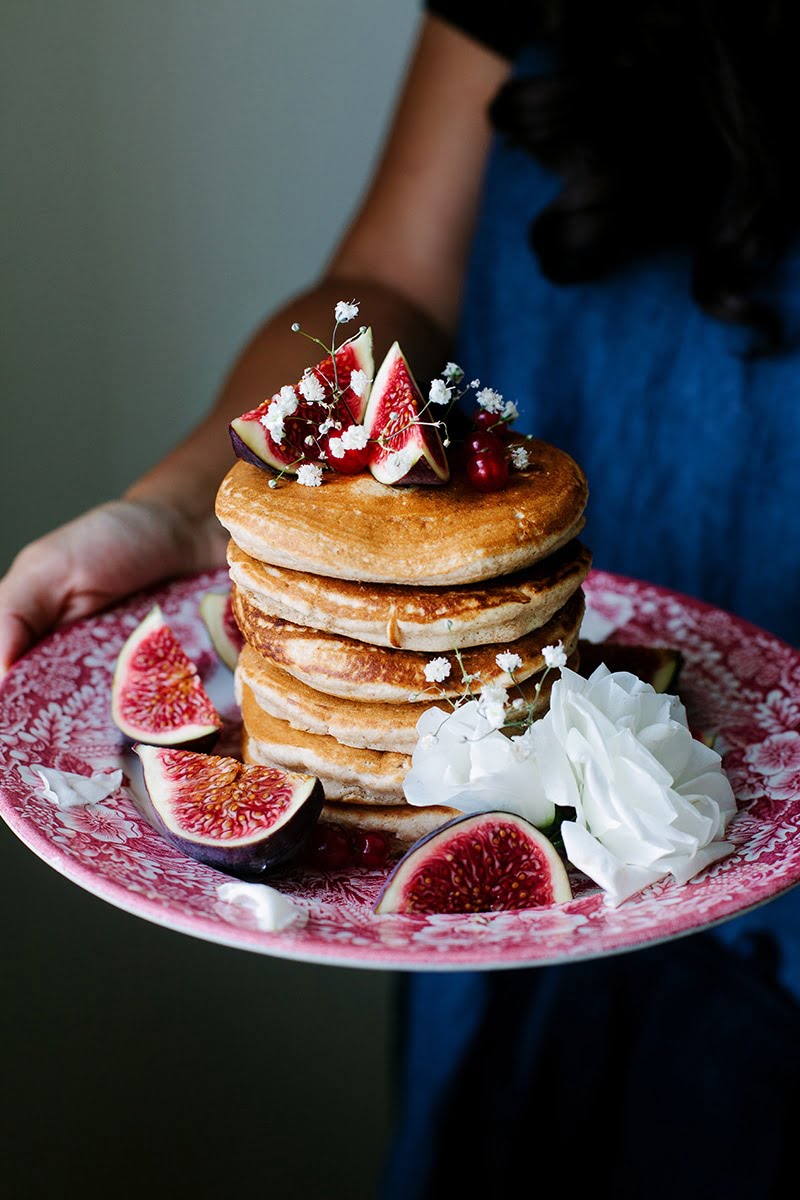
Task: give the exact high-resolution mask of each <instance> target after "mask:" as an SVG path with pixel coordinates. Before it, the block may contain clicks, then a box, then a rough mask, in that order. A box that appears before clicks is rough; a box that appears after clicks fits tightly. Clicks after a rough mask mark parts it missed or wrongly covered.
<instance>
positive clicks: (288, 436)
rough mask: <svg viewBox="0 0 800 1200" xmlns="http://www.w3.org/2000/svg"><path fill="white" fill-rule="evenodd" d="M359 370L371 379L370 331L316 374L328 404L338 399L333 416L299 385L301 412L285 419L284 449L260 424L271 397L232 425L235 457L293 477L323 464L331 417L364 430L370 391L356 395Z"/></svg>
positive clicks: (321, 365)
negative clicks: (305, 465)
mask: <svg viewBox="0 0 800 1200" xmlns="http://www.w3.org/2000/svg"><path fill="white" fill-rule="evenodd" d="M356 370H358V371H363V372H364V374H365V375H366V376H367V378H368V379H372V374H373V371H374V359H373V355H372V330H371V329H365V330H364V331H363V332H362V333H359V334H358V336H357V337H355V338H354V339H353V340H352V341H350V342H345V343H344V345H343V346H340V347H339V349H338V350H337V351H336V354H335V355H334V356H333V357H331V356H330V355H329V356H328V357H327V358H324V359H323V360H322V361H321V362H318V363H317V365H316V366H315V367H313V368H312V372H313V374H314V375H315V376H316V378H317V379H318V381H319V382H320V383H321V384H322V386H323V388H324V390H325V399H326V402H327V403H332V402H333V398H334V388H336V389H337V390H338V391H339V393H340V397H339V399H338V400H337V401H336V404H335V407H334V408H333V409H332V410H331V411H330V412H329V411H328V409H327V407H325V405H322V404H316V403H315V404H309V402H308V401H307V400H306V399H305V398H304V397H303V395H302V393H301V392H300V389H299V383H298V384H296V385H295V388H294V392H295V396H296V397H297V401H298V404H297V408H296V409H295V411H294V412H293V413H292V414H291V416H288V417H286V419H285V424H284V430H285V433H284V438H283V441H282V442H280V444H279V443H278V442H276V441H275V439H274V438H273V437H272V436H271V434H270V433H269V430H268V429H267V428H266V427H265V426H264V425H262V423H261V418H262V417H263V416H265V415H266V412H267V409H268V408H269V406H270V404H271V403H272V397H271V396H270V397H269V398H268V399H266V400H264V401H263V403H261V404H259V405H258V407H257V408H254V409H251V410H250V412H246V413H242V415H241V416H240V417H236V419H235V420H234V421H231V425H230V434H231V441H232V443H233V449H234V452H235V453H236V455H237V456H238V457H239V458H241V459H244V461H245V462H249V463H252V464H253V465H254V466H256V467H264V468H273V469H274V470H276V471H295V470H296V469H297V467H298V466H300V464H301V462H303V461H305V462H319V461H321V459H320V454H319V451H320V449H324V447H325V437H324V435H323V436H320V433H319V427H320V425H321V424H322V423H323V422H324V421H325V420H326V419H327V418H328V417H329V416H330V417H331V418H332V419H333V420H334V421H337V422H340V423H341V425H342V428H343V429H344V428H347V427H348V426H350V425H359V424H361V422H362V419H363V417H364V410H365V408H366V404H367V399H368V396H369V386H367V387H366V388H365V389H364V391H363V393H362V394H361V395H360V396H359V395H357V394H356V393H355V392H354V391H353V389H352V387H351V386H350V380H351V378H352V375H353V372H354V371H356ZM307 437H312V438H313V439H314V441H313V443H312V444H311V445H306V438H307Z"/></svg>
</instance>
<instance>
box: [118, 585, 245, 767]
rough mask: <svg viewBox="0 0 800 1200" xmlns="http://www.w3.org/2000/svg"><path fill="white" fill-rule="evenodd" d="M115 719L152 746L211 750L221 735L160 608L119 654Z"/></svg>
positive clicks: (210, 706)
mask: <svg viewBox="0 0 800 1200" xmlns="http://www.w3.org/2000/svg"><path fill="white" fill-rule="evenodd" d="M111 719H112V720H113V722H114V724H115V725H116V726H117V728H118V729H120V730H121V731H122V733H124V734H125V735H126V736H127V737H129V738H130V739H131V741H134V742H146V743H147V744H148V745H153V746H183V747H188V746H191V747H193V748H194V749H196V750H200V749H210V748H211V747H212V746H213V745H214V743H215V742H216V740H217V738H218V736H219V731H220V729H221V728H222V718H221V717H220V715H219V713H218V712H217V710H216V709H215V708H214V705H213V704H212V703H211V700H210V699H209V697H208V695H207V693H206V690H205V688H204V687H203V684H202V683H201V681H200V676H199V675H198V673H197V667H196V666H195V665H194V663H193V662H192V661H191V659H190V658H189V657H188V655H187V654H186V652H185V651H184V649H183V647H182V646H181V644H180V642H179V641H178V639H177V637H176V636H175V634H174V633H173V631H172V630H171V629H170V627H169V625H167V623H166V621H165V620H164V615H163V613H162V612H161V609H160V608H159V607H158V605H157V604H156V605H154V607H153V608H152V609H151V610H150V612H149V613H148V614H147V616H146V617H145V618H144V620H143V621H140V623H139V624H138V625H137V626H136V628H135V629H134V631H133V633H132V634H131V635H130V637H129V638H128V640H127V641H126V643H125V645H124V646H123V647H122V650H121V651H120V653H119V657H118V659H117V665H116V669H115V671H114V680H113V682H112V685H111Z"/></svg>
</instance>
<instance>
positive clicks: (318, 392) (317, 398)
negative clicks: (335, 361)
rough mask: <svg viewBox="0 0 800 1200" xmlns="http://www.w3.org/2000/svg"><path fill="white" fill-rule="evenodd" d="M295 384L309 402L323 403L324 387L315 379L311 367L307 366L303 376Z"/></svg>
mask: <svg viewBox="0 0 800 1200" xmlns="http://www.w3.org/2000/svg"><path fill="white" fill-rule="evenodd" d="M297 386H298V387H299V388H300V391H301V393H302V395H303V397H304V398H305V399H306V400H307V401H308V403H309V404H324V403H325V388H324V387H323V386H322V384H321V383H320V381H319V380H318V379H317V377H316V375H315V374H314V371H313V370H312V368H311V367H307V368H306V370H305V371H304V372H303V378H302V379H301V380H300V382H299V384H298V385H297Z"/></svg>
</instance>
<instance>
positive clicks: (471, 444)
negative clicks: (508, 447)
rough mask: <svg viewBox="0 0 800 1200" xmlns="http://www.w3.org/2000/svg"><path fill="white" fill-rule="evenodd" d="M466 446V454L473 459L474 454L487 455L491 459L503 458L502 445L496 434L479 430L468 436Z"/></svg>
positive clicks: (503, 450)
mask: <svg viewBox="0 0 800 1200" xmlns="http://www.w3.org/2000/svg"><path fill="white" fill-rule="evenodd" d="M466 446H467V453H468V454H469V455H470V457H473V458H474V456H475V455H476V454H489V455H490V456H492V457H495V456H497V457H499V458H505V449H504V447H503V443H502V442H501V441H500V438H499V437H498V436H497V434H496V433H489V432H488V431H486V430H481V429H479V430H477V431H476V432H475V433H471V434H470V436H469V437H468V438H467V442H466Z"/></svg>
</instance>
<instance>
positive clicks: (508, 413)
mask: <svg viewBox="0 0 800 1200" xmlns="http://www.w3.org/2000/svg"><path fill="white" fill-rule="evenodd" d="M500 416H501V417H502V419H503V420H504V421H516V419H517V417H518V416H519V409H518V408H517V406H516V404H515V403H514V401H513V400H506V402H505V404H504V405H503V410H502V412H501V413H500Z"/></svg>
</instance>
